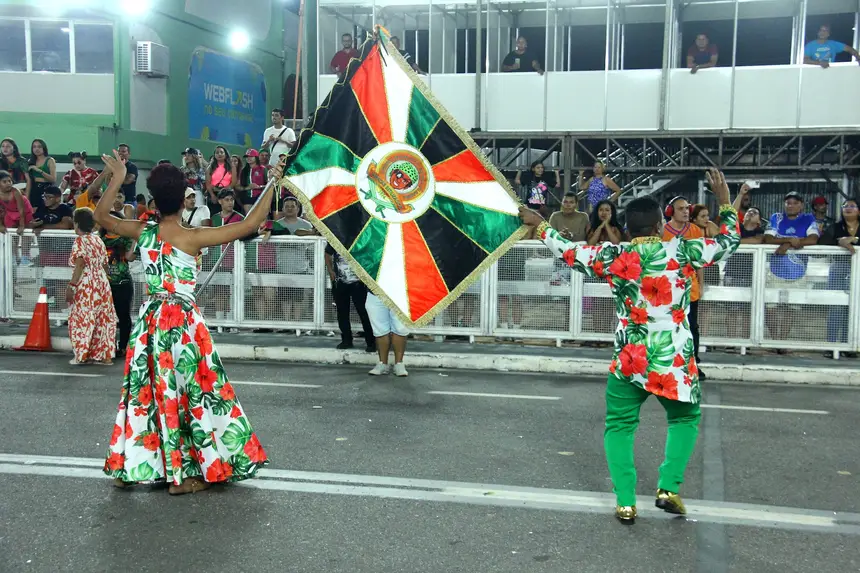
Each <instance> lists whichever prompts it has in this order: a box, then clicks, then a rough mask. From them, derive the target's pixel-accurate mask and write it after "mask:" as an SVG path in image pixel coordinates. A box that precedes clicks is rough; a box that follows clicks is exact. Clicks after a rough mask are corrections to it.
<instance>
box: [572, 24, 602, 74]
mask: <svg viewBox="0 0 860 573" xmlns="http://www.w3.org/2000/svg"><path fill="white" fill-rule="evenodd" d="M564 40H565V50H564V58H563V59H564V62H563V63H564V69H565V70H568V71H571V72H582V71H589V70H591V71H594V70H598V71H599V70H604V69H606V26H605V25H603V26H568V27H567V29H566V30H565V32H564Z"/></svg>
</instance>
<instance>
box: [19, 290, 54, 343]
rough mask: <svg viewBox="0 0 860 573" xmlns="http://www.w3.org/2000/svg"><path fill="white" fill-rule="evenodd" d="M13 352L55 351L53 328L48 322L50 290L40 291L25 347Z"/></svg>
mask: <svg viewBox="0 0 860 573" xmlns="http://www.w3.org/2000/svg"><path fill="white" fill-rule="evenodd" d="M12 350H35V351H49V352H50V351H53V350H54V349H53V348H52V347H51V326H50V323H49V321H48V290H47V289H46V288H45V287H42V288H40V289H39V300H38V301H37V302H36V309H35V310H34V311H33V319H32V320H31V321H30V329H29V330H28V331H27V338H26V339H25V340H24V346H19V347H17V348H13V349H12Z"/></svg>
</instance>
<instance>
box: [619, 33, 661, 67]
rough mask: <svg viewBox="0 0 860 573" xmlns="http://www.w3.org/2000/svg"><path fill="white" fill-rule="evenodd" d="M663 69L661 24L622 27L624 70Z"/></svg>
mask: <svg viewBox="0 0 860 573" xmlns="http://www.w3.org/2000/svg"><path fill="white" fill-rule="evenodd" d="M662 67H663V23H662V22H647V23H642V24H625V25H624V69H625V70H659V69H661V68H662Z"/></svg>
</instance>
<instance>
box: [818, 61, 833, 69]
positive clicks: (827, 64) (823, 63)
mask: <svg viewBox="0 0 860 573" xmlns="http://www.w3.org/2000/svg"><path fill="white" fill-rule="evenodd" d="M818 65H819V66H821V67H822V68H824V69H825V70H826V69H827V68H829V67H830V62H828V61H827V60H821V61H820V62H818Z"/></svg>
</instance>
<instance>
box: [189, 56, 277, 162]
mask: <svg viewBox="0 0 860 573" xmlns="http://www.w3.org/2000/svg"><path fill="white" fill-rule="evenodd" d="M267 120H268V111H267V107H266V78H265V77H264V76H263V71H262V70H261V69H260V67H259V66H257V65H256V64H252V63H251V62H246V61H244V60H237V59H235V58H231V57H230V56H225V55H224V54H219V53H217V52H211V51H209V50H206V49H205V48H197V49H196V50H194V52H193V53H192V55H191V68H190V69H189V72H188V137H189V138H191V139H202V140H204V141H217V142H221V143H227V144H233V145H241V146H242V147H245V148H249V147H254V145H255V144H259V142H260V141H261V140H262V137H263V131H265V129H266V125H267Z"/></svg>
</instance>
